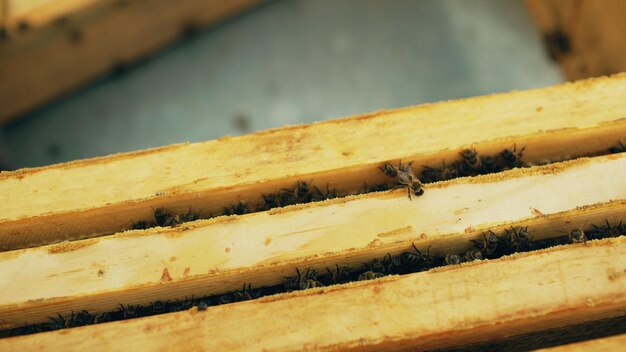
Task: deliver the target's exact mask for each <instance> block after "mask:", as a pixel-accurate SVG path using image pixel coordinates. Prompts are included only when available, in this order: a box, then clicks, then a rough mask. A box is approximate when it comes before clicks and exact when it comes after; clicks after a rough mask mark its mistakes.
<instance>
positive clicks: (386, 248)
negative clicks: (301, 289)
mask: <svg viewBox="0 0 626 352" xmlns="http://www.w3.org/2000/svg"><path fill="white" fill-rule="evenodd" d="M624 170H626V153H625V154H616V155H610V156H603V157H596V158H592V159H581V160H576V161H570V162H564V163H560V164H553V165H547V166H542V167H535V168H529V169H516V170H511V171H508V172H505V173H501V174H494V175H487V176H479V177H475V178H464V179H457V180H455V181H449V182H445V183H436V184H432V185H429V187H427V189H426V192H425V194H424V195H423V196H421V197H416V198H414V199H413V200H412V201H411V200H409V199H408V198H407V195H406V191H404V190H398V191H396V192H385V193H376V194H369V195H362V196H358V197H348V198H344V199H336V200H332V201H326V202H321V203H311V204H307V205H301V206H292V207H287V208H282V209H275V210H273V211H268V212H260V213H254V214H248V215H245V216H239V217H237V216H231V217H221V218H216V219H213V220H207V221H200V222H194V223H189V224H185V225H183V226H181V227H178V228H170V229H161V228H155V229H151V230H147V231H135V232H128V233H122V234H117V235H114V236H106V237H102V238H98V239H90V240H83V241H77V242H70V243H62V244H58V245H52V246H45V247H38V248H32V249H25V250H18V251H11V252H4V253H0V276H2V277H14V278H15V279H13V280H7V281H5V282H3V283H1V284H0V288H1V289H0V323H2V324H3V326H4V327H10V326H17V325H22V324H23V323H24V322H31V323H32V322H42V321H46V320H47V318H46V317H48V316H53V315H54V314H55V313H62V314H65V313H67V314H69V313H70V312H71V311H78V310H81V309H87V307H88V308H89V309H90V310H91V311H106V310H112V309H115V307H117V305H118V303H123V304H136V303H141V304H146V303H148V302H150V301H154V300H168V299H170V300H171V299H183V298H184V297H190V296H192V295H193V296H195V297H198V296H203V295H208V294H215V293H223V292H227V291H231V290H235V289H239V288H240V287H241V285H242V283H246V282H251V283H252V284H253V286H255V287H259V286H261V285H275V284H279V283H281V282H283V281H284V277H285V276H291V275H293V272H294V269H295V267H300V268H306V267H308V266H310V267H313V268H316V269H318V270H323V268H324V267H333V266H334V264H336V263H337V264H341V265H345V264H350V266H351V267H353V268H355V267H359V266H361V265H362V263H364V262H366V261H369V260H371V259H373V258H374V257H383V256H384V255H385V254H387V253H391V254H392V255H396V254H399V253H400V252H403V251H406V250H409V249H410V248H411V243H412V242H415V243H416V244H417V245H418V246H419V247H420V248H422V249H424V250H425V249H426V248H427V247H428V246H431V245H432V248H431V251H433V252H438V253H450V252H453V253H454V252H462V251H464V250H467V249H468V248H469V247H470V242H469V240H470V239H476V238H477V237H479V236H480V235H481V233H482V232H483V231H486V230H488V229H490V228H494V229H495V228H496V227H500V228H502V227H504V226H506V227H508V226H510V225H512V224H518V225H524V226H526V225H528V226H529V227H530V228H529V231H531V234H533V235H534V236H535V238H536V239H541V238H543V237H547V236H551V237H552V236H564V235H565V234H566V230H568V229H570V230H571V229H572V228H575V227H584V228H586V227H589V226H590V224H591V223H596V224H600V223H603V222H604V220H605V219H608V220H609V221H617V220H620V219H624V218H626V178H623V177H616V175H619V174H620V173H623V171H624Z"/></svg>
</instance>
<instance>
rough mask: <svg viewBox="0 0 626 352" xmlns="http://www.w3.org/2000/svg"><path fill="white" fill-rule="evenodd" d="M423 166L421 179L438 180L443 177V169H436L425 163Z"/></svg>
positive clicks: (427, 180) (427, 181) (428, 181)
mask: <svg viewBox="0 0 626 352" xmlns="http://www.w3.org/2000/svg"><path fill="white" fill-rule="evenodd" d="M422 167H423V169H422V175H421V179H422V180H423V181H424V182H425V183H430V182H436V181H440V180H441V179H442V169H436V168H433V167H430V166H426V165H423V166H422Z"/></svg>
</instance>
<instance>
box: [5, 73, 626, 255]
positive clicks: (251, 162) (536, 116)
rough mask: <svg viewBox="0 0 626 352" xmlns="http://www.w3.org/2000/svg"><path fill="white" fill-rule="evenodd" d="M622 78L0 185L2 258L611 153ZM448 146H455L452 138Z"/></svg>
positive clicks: (97, 162) (103, 162) (429, 107)
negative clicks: (330, 191) (280, 203)
mask: <svg viewBox="0 0 626 352" xmlns="http://www.w3.org/2000/svg"><path fill="white" fill-rule="evenodd" d="M624 98H626V75H619V76H615V77H611V78H601V79H594V80H589V81H581V82H577V83H574V84H565V85H560V86H555V87H551V88H545V89H538V90H529V91H524V92H513V93H507V94H498V95H490V96H484V97H478V98H472V99H464V100H458V101H450V102H442V103H437V104H426V105H422V106H417V107H411V108H406V109H400V110H391V111H382V112H378V113H373V114H368V115H363V116H355V117H352V118H348V119H340V120H334V121H328V122H323V123H318V124H313V125H306V126H295V127H286V128H282V129H276V130H269V131H263V132H258V133H254V134H251V135H247V136H241V137H234V138H230V137H225V138H221V139H219V140H214V141H209V142H204V143H196V144H183V145H174V146H169V147H163V148H157V149H153V150H146V151H140V152H135V153H128V154H120V155H114V156H108V157H103V158H96V159H88V160H82V161H77V162H72V163H66V164H59V165H54V166H49V167H44V168H37V169H24V170H19V171H16V172H5V173H2V174H0V218H1V219H0V249H4V250H7V249H15V248H23V247H26V246H32V245H37V244H41V243H51V242H54V241H60V240H64V239H75V238H76V237H78V236H85V237H92V236H97V235H101V234H110V233H114V232H117V231H122V230H125V229H128V228H130V226H131V223H132V222H133V221H140V220H150V219H151V217H152V212H153V209H154V208H156V207H160V206H165V207H168V208H170V209H173V210H175V211H180V212H186V211H188V210H189V209H190V208H191V209H192V210H194V211H199V212H201V213H202V215H203V216H208V215H209V214H210V213H213V214H215V213H219V212H221V211H222V207H224V206H226V205H229V204H234V203H236V202H237V201H239V200H243V201H246V202H248V203H249V204H250V207H251V208H255V206H256V204H257V203H258V202H259V201H260V199H261V194H262V193H269V192H274V191H276V190H278V189H280V188H285V187H293V185H294V184H295V182H296V181H297V180H298V179H302V180H306V181H310V180H313V181H314V182H315V184H317V185H319V186H320V187H324V185H326V184H327V183H330V184H331V186H332V187H333V188H336V189H337V190H339V191H340V192H355V191H357V190H361V189H362V187H363V183H364V182H368V183H369V184H373V183H377V182H382V181H387V180H388V179H387V178H386V177H385V176H384V175H383V174H382V173H381V172H380V171H379V170H378V167H379V166H381V165H382V163H383V162H384V161H387V160H394V159H395V160H397V159H402V160H404V161H409V160H413V161H415V164H414V165H415V166H416V167H417V171H418V172H419V168H420V165H423V164H429V165H440V163H441V161H442V159H446V160H448V161H450V160H452V159H455V158H457V157H458V152H459V151H460V149H461V148H463V147H470V146H472V145H473V146H475V147H476V149H477V150H478V151H479V152H482V153H490V154H492V153H497V152H500V151H502V150H503V149H504V148H511V147H512V144H514V143H517V144H518V145H520V146H521V145H525V146H527V149H526V153H525V158H526V160H527V161H530V162H535V163H539V162H545V161H550V160H552V161H554V160H555V159H556V160H561V159H563V158H573V157H576V156H580V155H588V154H594V153H599V152H602V151H606V150H607V149H608V148H609V147H610V146H612V145H614V144H616V143H617V141H618V140H620V139H621V138H623V136H626V119H625V117H626V106H625V105H624V104H623V103H622V102H623V101H624ZM450 136H454V138H452V139H451V138H450Z"/></svg>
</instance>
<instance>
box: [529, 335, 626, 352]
mask: <svg viewBox="0 0 626 352" xmlns="http://www.w3.org/2000/svg"><path fill="white" fill-rule="evenodd" d="M625 346H626V334H623V335H617V336H611V337H605V338H602V339H595V340H589V341H583V342H577V343H572V344H567V345H563V346H557V347H552V348H543V349H540V350H537V351H541V352H582V351H590V352H609V351H611V352H612V351H622V350H624V347H625Z"/></svg>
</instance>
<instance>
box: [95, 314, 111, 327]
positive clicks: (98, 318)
mask: <svg viewBox="0 0 626 352" xmlns="http://www.w3.org/2000/svg"><path fill="white" fill-rule="evenodd" d="M108 321H111V313H109V312H103V313H100V314H96V315H94V317H93V323H94V324H100V323H106V322H108Z"/></svg>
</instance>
